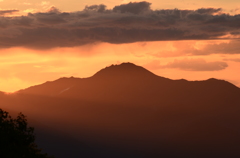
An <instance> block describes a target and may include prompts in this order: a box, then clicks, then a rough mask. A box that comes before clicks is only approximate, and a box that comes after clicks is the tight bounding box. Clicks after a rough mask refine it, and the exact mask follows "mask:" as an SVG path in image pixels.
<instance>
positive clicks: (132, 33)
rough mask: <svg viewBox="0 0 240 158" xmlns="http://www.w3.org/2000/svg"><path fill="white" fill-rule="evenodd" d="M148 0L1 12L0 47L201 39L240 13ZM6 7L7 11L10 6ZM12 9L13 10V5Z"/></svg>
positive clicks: (226, 28) (225, 30)
mask: <svg viewBox="0 0 240 158" xmlns="http://www.w3.org/2000/svg"><path fill="white" fill-rule="evenodd" d="M150 5H151V4H150V3H148V2H145V1H144V2H134V3H129V4H122V5H119V6H116V7H114V8H113V9H107V7H106V6H105V5H103V4H101V5H92V6H86V7H85V9H84V10H82V11H78V12H61V11H59V10H58V9H57V8H55V7H53V8H51V9H50V10H49V11H48V12H39V13H29V14H28V15H27V16H21V17H19V16H17V17H4V16H2V17H0V48H6V47H14V46H22V47H30V48H37V49H47V48H53V47H71V46H79V45H83V44H87V43H95V42H109V43H130V42H138V41H161V40H162V41H164V40H194V39H196V40H198V39H202V40H206V39H218V38H219V37H221V36H224V35H228V34H232V35H234V36H236V35H238V34H239V32H240V29H239V28H240V23H239V21H240V15H228V14H224V13H221V9H218V8H217V9H215V8H201V9H198V10H178V9H172V10H170V9H167V10H164V9H163V10H151V8H150ZM9 12H11V11H9ZM12 12H13V11H12Z"/></svg>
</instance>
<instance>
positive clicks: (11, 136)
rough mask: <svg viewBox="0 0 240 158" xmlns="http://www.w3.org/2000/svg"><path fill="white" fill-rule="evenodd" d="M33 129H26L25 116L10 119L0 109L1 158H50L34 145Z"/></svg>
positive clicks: (20, 115)
mask: <svg viewBox="0 0 240 158" xmlns="http://www.w3.org/2000/svg"><path fill="white" fill-rule="evenodd" d="M34 141H35V135H34V128H33V127H28V124H27V119H26V116H24V115H23V114H22V113H19V114H18V116H17V117H16V118H12V117H11V116H10V115H9V113H8V112H6V111H3V110H2V109H0V153H1V154H0V155H1V157H3V158H50V156H48V155H47V154H43V153H41V149H39V148H38V147H37V145H36V144H35V142H34Z"/></svg>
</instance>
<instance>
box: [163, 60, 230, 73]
mask: <svg viewBox="0 0 240 158" xmlns="http://www.w3.org/2000/svg"><path fill="white" fill-rule="evenodd" d="M160 67H161V68H177V69H181V70H185V71H220V70H223V69H225V68H227V67H228V64H227V63H225V62H221V61H214V62H207V61H205V60H204V59H182V60H177V59H176V60H174V61H173V62H169V63H168V64H166V65H161V66H160Z"/></svg>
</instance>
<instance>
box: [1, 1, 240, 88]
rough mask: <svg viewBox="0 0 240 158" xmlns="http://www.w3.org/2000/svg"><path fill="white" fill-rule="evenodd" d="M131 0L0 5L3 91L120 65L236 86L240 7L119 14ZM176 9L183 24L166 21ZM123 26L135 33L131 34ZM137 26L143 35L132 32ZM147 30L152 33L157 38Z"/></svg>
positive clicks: (220, 4)
mask: <svg viewBox="0 0 240 158" xmlns="http://www.w3.org/2000/svg"><path fill="white" fill-rule="evenodd" d="M129 2H130V1H125V0H124V1H101V4H104V5H106V8H105V11H106V13H104V12H105V11H101V12H100V11H97V9H99V8H98V7H99V6H95V9H92V8H91V5H93V4H99V1H93V0H92V1H81V2H80V3H79V1H75V0H71V1H61V2H58V1H55V0H49V1H38V0H34V1H22V0H18V1H17V3H15V1H11V0H3V1H0V4H1V10H0V16H1V20H2V21H4V22H5V23H2V24H1V25H2V26H1V28H0V47H1V56H0V61H1V63H0V74H1V75H0V90H1V91H4V92H14V91H17V90H19V89H23V88H27V87H29V86H32V85H36V84H41V83H44V82H46V81H51V80H56V79H58V78H60V77H71V76H74V77H80V78H84V77H90V76H92V75H93V74H94V73H96V72H97V71H99V70H100V69H101V68H103V67H106V66H108V65H111V64H119V63H122V62H133V63H135V64H138V65H141V66H144V67H145V68H147V69H149V70H150V71H152V72H153V73H155V74H157V75H159V76H164V77H167V78H171V79H181V78H184V79H187V80H202V79H208V78H219V79H223V80H227V81H229V82H231V83H233V84H235V85H237V86H240V75H239V74H238V71H239V67H240V53H239V50H240V47H239V44H240V41H239V37H240V36H239V32H240V30H239V27H238V26H239V24H237V20H239V14H238V13H239V7H240V5H239V3H238V2H236V1H234V0H232V1H231V2H228V3H226V2H225V1H215V0H211V1H199V2H196V1H191V0H188V1H184V2H183V3H182V2H180V1H173V0H170V1H168V2H160V1H155V0H150V1H149V3H147V2H146V3H145V2H144V3H142V5H143V7H146V8H145V9H143V12H142V11H141V10H137V9H138V8H137V7H138V6H132V7H136V8H133V9H136V10H135V11H136V13H137V14H135V13H133V14H131V13H120V12H119V11H117V9H118V8H119V9H122V8H124V7H125V6H124V5H126V4H127V3H129ZM173 2H174V3H173ZM66 3H67V4H69V5H66ZM77 3H78V5H70V4H77ZM150 3H151V4H150ZM139 4H140V3H139ZM85 6H87V7H85ZM114 6H118V7H115V10H116V12H115V10H114ZM149 6H150V8H149ZM209 7H211V9H208V10H207V9H205V10H204V8H209ZM84 8H85V9H84ZM93 8H94V7H93ZM174 8H178V9H179V12H181V10H188V11H187V12H188V13H187V12H186V13H184V11H182V13H181V17H180V19H179V17H175V18H176V19H175V20H174V21H175V22H174V21H172V22H171V21H169V20H167V17H166V16H169V18H170V16H172V15H174V16H178V13H177V12H178V11H177V10H176V9H175V11H174ZM199 8H200V9H199ZM218 8H222V9H218ZM107 9H108V10H107ZM164 9H165V11H164ZM197 9H198V10H197ZM161 10H162V11H161ZM194 10H195V11H194ZM122 11H123V10H122ZM160 11H161V12H162V13H159V12H160ZM107 12H108V13H107ZM163 12H165V13H163ZM158 14H159V15H158ZM185 14H186V15H185ZM21 15H23V16H21ZM179 15H180V14H179ZM77 16H79V17H81V18H82V19H80V20H79V18H77ZM153 16H159V17H158V18H159V21H158V20H157V21H155V20H156V19H154V18H152V17H153ZM183 16H186V17H183ZM200 16H201V17H200ZM84 17H85V18H84ZM131 18H132V21H131V20H130V21H129V19H131ZM138 18H139V19H140V20H139V19H138ZM165 18H166V19H165ZM183 18H185V21H183V20H182V19H183ZM204 18H206V20H205V19H204ZM214 18H215V19H214ZM221 18H222V19H221ZM227 18H229V19H228V20H226V19H227ZM186 19H187V20H186ZM204 20H205V21H207V22H205V23H202V21H204ZM214 20H215V21H214ZM217 20H218V21H217ZM220 20H223V22H221V21H220ZM186 21H189V22H186ZM125 23H126V25H125ZM193 23H196V25H195V24H194V25H193ZM207 23H209V24H207ZM217 23H220V24H223V25H218V24H217ZM98 27H99V28H98ZM107 27H109V30H108V29H106V28H107ZM125 27H126V28H128V29H132V35H131V36H129V37H128V34H129V33H130V32H125V31H128V30H125ZM113 28H114V29H116V30H113ZM146 28H147V29H146ZM159 28H161V29H163V30H164V29H167V30H168V31H169V32H167V31H165V32H164V33H163V32H161V30H158V29H159ZM185 28H186V29H185ZM78 29H79V30H78ZM82 29H83V30H84V29H86V30H87V31H88V32H84V31H82ZM98 29H99V30H100V29H102V30H101V31H100V32H99V31H98ZM139 29H140V30H142V33H138V32H136V33H135V32H134V31H136V30H138V31H139ZM149 29H152V30H155V31H156V32H157V34H156V37H154V33H153V34H151V32H149ZM194 29H195V30H194ZM71 31H72V32H71ZM113 31H115V33H114V34H113ZM159 31H160V32H159ZM103 32H105V33H103ZM145 32H146V33H145ZM48 36H49V37H48ZM104 36H105V37H104ZM137 36H139V37H137Z"/></svg>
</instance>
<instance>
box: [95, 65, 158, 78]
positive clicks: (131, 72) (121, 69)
mask: <svg viewBox="0 0 240 158" xmlns="http://www.w3.org/2000/svg"><path fill="white" fill-rule="evenodd" d="M131 76H135V77H143V76H145V77H146V76H148V77H149V76H151V77H152V76H156V75H155V74H153V73H152V72H150V71H148V70H147V69H145V68H143V67H141V66H137V65H135V64H133V63H130V62H126V63H121V64H119V65H111V66H108V67H106V68H104V69H101V70H100V71H98V72H97V73H96V74H94V75H93V77H131Z"/></svg>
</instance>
